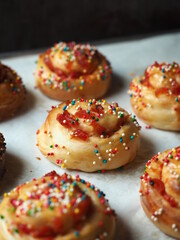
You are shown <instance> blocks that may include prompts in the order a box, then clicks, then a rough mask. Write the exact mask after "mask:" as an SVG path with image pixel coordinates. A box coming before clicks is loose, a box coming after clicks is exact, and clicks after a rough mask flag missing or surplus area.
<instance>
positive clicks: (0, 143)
mask: <svg viewBox="0 0 180 240" xmlns="http://www.w3.org/2000/svg"><path fill="white" fill-rule="evenodd" d="M5 151H6V143H5V139H4V136H3V135H2V133H0V179H1V178H2V175H3V174H4V166H5V158H4V154H5Z"/></svg>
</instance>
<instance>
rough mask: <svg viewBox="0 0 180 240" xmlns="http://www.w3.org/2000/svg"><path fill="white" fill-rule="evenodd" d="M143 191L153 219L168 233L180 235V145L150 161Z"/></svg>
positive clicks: (145, 174)
mask: <svg viewBox="0 0 180 240" xmlns="http://www.w3.org/2000/svg"><path fill="white" fill-rule="evenodd" d="M140 195H141V196H140V199H141V204H142V207H143V209H144V211H145V213H146V215H147V216H148V217H149V218H150V219H151V221H152V222H153V223H154V224H155V225H156V226H157V227H158V228H160V229H161V230H162V231H163V232H165V233H166V234H168V235H170V236H172V237H175V238H176V239H180V146H179V147H177V148H175V149H174V148H173V149H170V150H166V151H165V152H163V153H159V154H157V155H155V156H154V157H153V158H152V159H151V160H150V161H148V162H147V164H146V170H145V173H144V175H143V176H142V177H141V189H140Z"/></svg>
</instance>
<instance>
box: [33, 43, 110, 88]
mask: <svg viewBox="0 0 180 240" xmlns="http://www.w3.org/2000/svg"><path fill="white" fill-rule="evenodd" d="M40 59H42V64H41V66H40V67H39V71H38V76H39V77H40V78H42V80H43V84H44V85H46V86H48V87H49V88H51V89H57V88H60V89H65V90H66V91H70V90H76V89H77V87H78V89H79V90H83V88H84V85H85V83H86V82H88V83H89V84H91V82H92V79H95V80H97V81H99V80H102V81H104V80H105V79H106V76H107V75H109V74H111V72H112V70H111V66H110V64H109V62H108V61H107V60H106V59H105V58H104V56H102V55H101V54H100V53H99V52H98V51H97V49H96V48H95V47H94V46H91V45H89V44H76V43H74V42H70V43H64V42H60V43H57V44H55V45H54V47H52V48H50V49H48V50H47V51H46V52H45V53H44V54H42V55H40ZM47 70H49V72H48V74H47ZM91 74H92V75H93V77H92V78H91V77H89V76H90V75H91Z"/></svg>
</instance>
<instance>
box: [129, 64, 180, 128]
mask: <svg viewBox="0 0 180 240" xmlns="http://www.w3.org/2000/svg"><path fill="white" fill-rule="evenodd" d="M129 94H130V97H131V104H132V107H133V110H134V112H135V113H136V115H137V116H138V117H139V118H140V119H142V121H144V122H145V123H147V124H149V125H152V126H154V127H156V128H160V129H165V130H176V131H180V65H179V64H177V63H172V64H168V63H161V64H159V63H157V62H155V63H154V64H153V65H151V66H150V67H148V68H147V69H146V71H145V73H144V75H143V76H140V77H136V78H134V79H133V80H132V82H131V84H130V90H129Z"/></svg>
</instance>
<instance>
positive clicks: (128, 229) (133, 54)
mask: <svg viewBox="0 0 180 240" xmlns="http://www.w3.org/2000/svg"><path fill="white" fill-rule="evenodd" d="M97 47H98V49H99V50H100V51H101V52H102V53H103V54H104V55H106V56H107V58H108V60H109V61H110V62H111V64H112V67H113V82H112V87H111V89H110V91H109V93H108V94H107V96H106V99H107V101H109V102H111V101H117V102H118V103H119V105H120V106H122V107H123V108H125V109H127V110H128V111H129V112H132V109H131V106H130V101H129V97H128V94H127V91H128V87H129V83H130V81H131V79H132V77H133V76H135V75H138V74H142V73H143V72H144V69H145V68H146V67H147V66H148V65H150V64H152V63H153V62H154V61H155V60H157V61H160V62H161V61H167V62H172V61H177V62H180V33H173V34H166V35H162V36H155V37H150V38H144V39H136V40H132V41H118V40H117V41H108V42H106V43H101V44H97ZM37 56H38V55H37V54H31V53H28V54H21V53H20V54H18V55H17V56H13V57H12V56H11V55H8V57H7V58H3V59H2V62H3V63H4V64H7V65H9V66H10V67H12V68H14V69H15V70H16V71H17V72H18V73H19V75H20V76H21V77H22V79H23V82H24V84H25V86H26V88H27V92H28V94H27V100H26V103H25V105H24V107H23V108H22V109H21V111H20V112H19V113H18V114H17V116H16V117H14V118H13V119H11V120H8V121H6V122H3V123H0V131H1V132H2V133H3V134H4V136H5V139H6V143H7V154H6V165H7V172H6V174H5V176H4V178H3V180H2V182H1V183H0V196H1V197H0V198H2V196H3V193H4V192H8V191H9V190H10V189H12V188H13V187H15V186H17V185H18V184H20V183H23V182H25V181H28V180H31V179H32V178H34V177H36V178H38V177H41V176H42V175H44V174H45V173H47V172H49V171H52V170H56V171H57V172H58V173H63V172H64V171H65V170H62V169H60V168H59V167H58V166H56V165H54V164H52V163H51V162H49V161H48V160H47V159H46V158H45V157H44V156H42V155H41V154H40V152H39V150H38V148H37V147H36V131H37V129H38V128H39V127H40V126H41V125H42V123H43V122H44V120H45V118H46V116H47V110H49V109H50V108H51V106H53V105H56V104H58V101H55V100H52V99H49V98H47V97H46V96H44V95H42V94H41V92H40V91H39V90H38V89H36V88H35V80H34V77H33V71H34V70H35V67H36V64H35V61H36V60H37ZM139 123H140V125H141V126H142V129H141V147H140V150H139V152H138V155H137V157H136V158H135V159H134V161H133V162H132V163H130V164H128V165H127V166H125V167H124V168H121V169H120V170H113V171H109V172H105V173H103V174H102V173H83V172H76V171H66V172H68V173H71V174H72V175H76V174H77V173H78V174H80V176H81V178H83V179H85V180H88V181H90V182H91V183H93V184H95V185H96V186H97V187H99V188H100V189H101V190H103V191H104V192H105V193H106V197H107V198H108V199H109V202H110V205H111V206H112V207H113V208H114V209H115V210H116V213H117V224H118V229H117V233H116V240H119V239H123V240H124V239H126V240H144V239H148V240H156V239H158V240H167V239H171V238H170V237H168V236H166V235H164V234H163V233H161V232H160V231H159V230H158V229H157V228H156V227H155V226H154V225H153V224H152V223H151V222H150V220H149V219H148V218H147V217H146V216H145V214H144V212H143V210H142V208H141V205H140V201H139V185H140V175H141V174H142V172H143V170H144V166H145V163H146V162H147V161H148V160H149V159H150V158H151V157H152V156H153V155H154V154H156V153H157V152H160V151H164V150H165V149H168V148H172V147H176V146H178V145H179V144H180V134H179V133H175V132H168V131H161V130H157V129H146V128H145V124H143V123H142V122H141V121H140V120H139ZM39 158H40V159H41V160H38V159H39Z"/></svg>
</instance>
